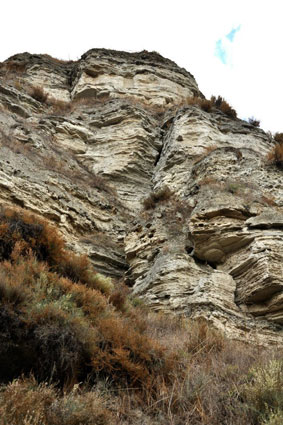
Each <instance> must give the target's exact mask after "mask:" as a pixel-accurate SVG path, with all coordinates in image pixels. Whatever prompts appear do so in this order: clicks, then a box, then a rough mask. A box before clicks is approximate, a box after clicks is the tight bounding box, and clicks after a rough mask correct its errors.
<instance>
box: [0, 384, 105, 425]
mask: <svg viewBox="0 0 283 425" xmlns="http://www.w3.org/2000/svg"><path fill="white" fill-rule="evenodd" d="M0 412H1V416H0V425H7V424H13V425H41V424H44V425H81V424H85V425H98V424H99V425H110V424H113V422H112V421H113V417H112V415H111V413H110V411H109V410H108V409H107V408H106V407H105V405H104V403H103V400H102V399H101V397H100V396H99V395H98V394H97V393H96V392H82V393H79V392H77V391H72V392H71V393H69V394H64V395H63V396H62V395H60V394H59V393H58V391H57V390H56V389H55V388H54V387H53V386H50V385H48V384H47V383H41V384H38V383H37V382H36V380H35V379H34V378H33V377H31V378H29V379H23V378H22V379H19V380H15V381H13V382H12V383H11V384H9V385H7V386H6V387H4V388H2V391H1V393H0Z"/></svg>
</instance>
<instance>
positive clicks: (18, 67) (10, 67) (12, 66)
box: [4, 60, 27, 74]
mask: <svg viewBox="0 0 283 425" xmlns="http://www.w3.org/2000/svg"><path fill="white" fill-rule="evenodd" d="M26 66H27V65H26V64H25V63H21V62H17V61H13V60H11V61H7V62H4V67H5V69H6V70H7V72H11V73H14V74H22V73H24V72H25V70H26Z"/></svg>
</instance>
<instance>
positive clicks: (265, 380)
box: [242, 359, 283, 423]
mask: <svg viewBox="0 0 283 425" xmlns="http://www.w3.org/2000/svg"><path fill="white" fill-rule="evenodd" d="M250 376H251V378H250V379H249V380H248V382H247V383H246V384H245V385H244V387H243V389H242V391H243V395H244V397H245V399H246V401H247V403H248V406H249V408H250V410H251V411H252V414H253V416H254V418H255V420H258V419H260V420H266V421H268V419H269V416H270V415H271V414H272V413H273V414H276V415H278V416H281V417H282V414H283V361H282V359H280V360H276V359H273V360H270V361H269V362H268V363H267V364H265V365H260V366H257V367H255V368H252V369H251V371H250ZM273 420H274V419H273ZM265 423H266V422H265ZM267 423H269V422H267ZM275 423H276V422H275Z"/></svg>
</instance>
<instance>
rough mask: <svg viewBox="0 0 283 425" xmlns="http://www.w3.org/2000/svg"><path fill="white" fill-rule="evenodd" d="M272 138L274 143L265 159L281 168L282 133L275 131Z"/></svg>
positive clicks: (282, 164)
mask: <svg viewBox="0 0 283 425" xmlns="http://www.w3.org/2000/svg"><path fill="white" fill-rule="evenodd" d="M274 140H275V142H276V144H275V146H274V147H273V148H272V149H271V151H270V152H269V153H268V155H267V161H268V162H270V163H271V164H274V165H276V166H277V167H278V168H283V133H276V134H275V135H274Z"/></svg>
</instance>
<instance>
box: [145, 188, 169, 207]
mask: <svg viewBox="0 0 283 425" xmlns="http://www.w3.org/2000/svg"><path fill="white" fill-rule="evenodd" d="M172 195H173V193H172V191H171V190H170V189H169V187H167V186H164V187H163V188H161V189H159V190H157V191H154V192H151V193H150V194H149V195H148V197H147V198H145V199H144V200H143V206H144V208H145V209H146V210H149V209H154V208H155V206H156V204H157V203H158V202H162V201H167V200H168V199H169V198H170V197H171V196H172Z"/></svg>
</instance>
